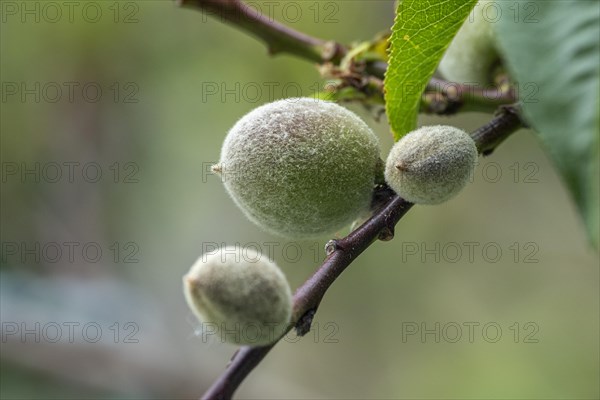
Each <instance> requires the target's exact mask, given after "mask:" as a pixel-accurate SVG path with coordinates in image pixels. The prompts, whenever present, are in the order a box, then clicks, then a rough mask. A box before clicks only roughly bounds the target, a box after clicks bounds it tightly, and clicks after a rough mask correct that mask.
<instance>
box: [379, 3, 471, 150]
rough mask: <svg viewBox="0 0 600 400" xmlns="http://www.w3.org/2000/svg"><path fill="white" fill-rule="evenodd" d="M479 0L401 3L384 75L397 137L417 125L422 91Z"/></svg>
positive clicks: (397, 12)
mask: <svg viewBox="0 0 600 400" xmlns="http://www.w3.org/2000/svg"><path fill="white" fill-rule="evenodd" d="M476 2H477V0H443V1H440V0H404V1H402V2H400V3H399V4H398V9H397V10H396V20H395V22H394V26H393V28H392V37H391V38H390V62H389V66H388V70H387V72H386V75H385V82H384V88H385V100H386V111H387V116H388V120H389V122H390V126H391V128H392V132H393V133H394V139H395V140H399V139H400V138H401V137H402V136H404V135H405V134H406V133H408V132H410V131H412V130H414V129H415V128H416V125H417V114H418V112H419V103H420V100H421V94H422V93H423V91H424V90H425V87H426V86H427V82H428V81H429V79H430V78H431V76H432V75H433V73H434V72H435V70H436V68H437V66H438V64H439V63H440V60H441V59H442V56H443V55H444V51H445V50H446V48H447V47H448V45H449V44H450V42H451V41H452V39H453V38H454V35H456V32H458V29H459V28H460V27H461V25H462V24H463V23H464V21H465V19H466V18H467V16H468V15H469V12H471V9H472V8H473V6H474V5H475V3H476Z"/></svg>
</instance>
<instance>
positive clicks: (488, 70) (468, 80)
mask: <svg viewBox="0 0 600 400" xmlns="http://www.w3.org/2000/svg"><path fill="white" fill-rule="evenodd" d="M487 3H490V2H489V1H480V2H479V3H478V4H477V5H476V6H475V8H474V11H473V13H472V17H471V16H469V17H468V18H467V20H466V21H465V23H464V24H463V26H462V27H461V28H460V30H459V31H458V33H457V34H456V36H455V37H454V39H453V40H452V42H451V43H450V46H449V47H448V49H447V50H446V53H445V54H444V57H443V58H442V61H441V62H440V65H439V68H438V69H439V71H440V73H441V74H442V76H443V77H444V78H445V79H447V80H449V81H453V82H457V83H461V84H472V85H479V86H483V87H485V86H489V85H490V84H492V82H493V76H492V73H493V69H494V65H495V64H497V63H498V62H499V60H500V56H499V53H498V49H497V45H496V35H495V33H494V27H493V24H492V23H491V22H489V20H487V19H486V18H485V15H486V14H485V13H486V11H485V10H486V7H487V6H488V4H487Z"/></svg>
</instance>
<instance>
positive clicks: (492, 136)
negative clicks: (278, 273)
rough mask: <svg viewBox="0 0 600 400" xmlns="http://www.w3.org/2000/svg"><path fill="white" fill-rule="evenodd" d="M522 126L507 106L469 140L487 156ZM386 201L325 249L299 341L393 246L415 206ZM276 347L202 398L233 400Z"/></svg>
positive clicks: (236, 368) (299, 325) (304, 301)
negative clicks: (340, 281)
mask: <svg viewBox="0 0 600 400" xmlns="http://www.w3.org/2000/svg"><path fill="white" fill-rule="evenodd" d="M521 126H523V124H522V122H521V119H520V117H519V112H518V109H517V108H516V107H514V106H507V107H503V108H501V109H500V111H499V113H498V114H497V115H496V116H495V117H494V118H493V119H492V120H491V121H490V122H489V123H488V124H486V125H485V126H483V127H481V128H480V129H478V130H476V131H475V132H473V133H472V134H471V136H472V137H473V140H475V143H476V145H477V148H478V149H479V150H480V151H481V152H483V154H484V155H485V154H489V153H490V152H491V151H492V150H493V149H494V148H495V147H496V146H498V145H499V144H500V143H501V142H502V140H504V139H505V138H507V137H508V136H509V135H510V134H511V133H513V132H515V131H516V130H518V129H519V128H520V127H521ZM378 196H380V197H383V199H381V202H380V204H381V205H380V206H379V208H378V209H377V210H375V212H374V214H373V216H372V217H371V218H370V219H368V220H367V221H366V222H365V223H363V224H362V225H361V226H360V227H359V228H357V229H356V230H354V231H353V232H351V233H350V234H349V235H348V236H346V237H345V238H343V239H339V240H333V241H330V242H329V243H328V244H327V253H328V254H329V255H328V256H327V258H326V259H325V261H324V262H323V265H321V267H320V268H319V269H318V270H317V271H316V272H315V273H314V274H313V275H312V276H311V277H310V278H309V279H308V280H307V281H306V282H305V283H304V284H303V285H302V286H300V287H299V288H298V289H297V290H296V293H295V294H294V305H293V307H294V308H293V310H294V311H293V314H292V323H291V324H290V327H289V328H290V329H291V328H292V327H294V326H295V327H296V331H297V332H298V334H299V335H300V336H302V335H304V334H306V333H307V332H308V331H309V330H310V325H311V322H312V319H313V316H314V314H315V312H316V310H317V308H318V306H319V304H320V302H321V300H322V299H323V297H324V295H325V293H326V292H327V289H329V287H330V286H331V285H332V284H333V282H334V281H335V280H336V279H337V278H338V277H339V276H340V274H341V273H342V272H343V271H344V270H345V269H346V267H348V266H349V265H350V264H351V263H352V262H353V261H354V260H355V259H356V258H357V257H358V256H359V255H360V254H361V253H362V252H363V251H365V250H366V249H367V248H368V247H369V246H370V245H371V244H372V243H373V242H374V241H376V240H377V239H379V240H390V239H392V238H393V235H394V227H395V226H396V224H397V223H398V221H399V220H400V219H401V218H402V217H403V216H404V214H406V212H407V211H408V210H409V209H410V208H411V207H412V204H411V203H409V202H407V201H405V200H404V199H402V198H400V197H398V196H397V195H395V194H394V193H393V192H392V191H391V190H390V189H388V188H383V189H382V190H380V191H379V193H378ZM274 345H275V344H273V345H270V346H266V347H242V348H241V349H240V350H239V351H238V353H236V354H235V355H234V357H233V359H232V361H231V362H230V364H229V365H228V367H227V369H226V370H225V371H224V372H223V374H222V375H221V376H220V377H219V378H218V379H217V381H215V383H214V384H213V386H212V387H211V388H210V389H209V390H208V391H207V392H206V393H205V394H204V396H203V397H202V398H203V399H205V400H209V399H210V400H212V399H230V398H231V397H232V396H233V394H234V392H235V390H236V389H237V388H238V386H239V385H240V384H241V383H242V381H243V380H244V378H246V376H247V375H248V374H249V373H250V372H251V371H252V370H253V369H254V368H255V367H256V366H257V365H258V364H259V363H260V362H261V360H262V359H263V358H264V357H265V356H266V355H267V353H268V352H269V351H270V350H271V349H272V348H273V346H274Z"/></svg>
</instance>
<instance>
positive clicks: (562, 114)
mask: <svg viewBox="0 0 600 400" xmlns="http://www.w3.org/2000/svg"><path fill="white" fill-rule="evenodd" d="M511 4H513V3H512V2H511ZM515 6H518V7H519V9H521V10H526V11H527V13H526V15H521V17H520V18H515V15H514V13H510V10H507V9H505V10H503V11H504V12H503V14H507V15H509V16H510V18H502V19H501V20H500V21H499V23H498V24H497V27H496V29H497V30H498V38H499V40H500V47H501V50H503V53H504V56H505V59H506V62H507V64H508V66H509V69H510V70H511V72H512V74H513V76H514V77H515V78H516V80H517V81H518V82H519V88H520V91H521V101H522V103H523V111H524V114H525V117H526V119H527V121H528V122H529V123H530V124H531V125H532V126H533V127H534V128H535V130H536V131H537V132H538V133H539V136H540V138H541V139H542V141H543V143H544V144H545V146H546V148H547V150H548V151H549V153H550V156H551V157H552V159H553V161H554V163H555V164H556V166H557V167H558V169H559V171H560V173H561V174H562V176H563V178H564V180H565V182H566V184H567V186H568V187H569V189H570V191H571V193H572V195H573V198H574V199H575V202H576V204H577V206H578V208H579V211H580V213H581V214H582V216H583V217H584V220H585V223H586V226H587V230H588V234H589V237H590V239H591V241H592V243H593V244H594V245H595V246H596V248H597V247H598V237H599V235H598V224H599V219H600V215H599V212H598V207H599V194H598V193H599V186H600V176H599V162H600V161H599V157H598V146H599V141H600V140H599V137H600V124H599V121H600V111H599V110H600V63H599V60H600V6H599V4H598V2H597V1H533V2H532V1H531V0H527V1H520V2H519V4H518V5H515V4H513V10H514V9H515ZM515 19H516V22H515Z"/></svg>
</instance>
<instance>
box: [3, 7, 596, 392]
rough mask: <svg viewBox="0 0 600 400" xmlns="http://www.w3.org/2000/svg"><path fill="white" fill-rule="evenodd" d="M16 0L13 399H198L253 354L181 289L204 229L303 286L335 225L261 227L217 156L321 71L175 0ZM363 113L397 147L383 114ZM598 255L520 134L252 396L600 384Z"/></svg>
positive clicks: (355, 278) (10, 195) (7, 103)
mask: <svg viewBox="0 0 600 400" xmlns="http://www.w3.org/2000/svg"><path fill="white" fill-rule="evenodd" d="M253 5H254V6H255V7H257V8H260V9H261V10H262V11H264V12H267V11H268V10H271V14H270V15H271V16H272V17H274V18H275V19H277V20H280V21H283V22H285V23H286V24H288V25H290V26H292V27H293V28H296V29H300V30H303V31H305V32H307V33H309V34H311V35H314V36H318V37H322V38H331V39H336V40H338V41H340V42H343V43H350V42H352V41H355V40H361V39H368V38H371V37H372V36H374V35H375V34H376V33H378V32H380V31H383V30H385V29H386V28H388V27H390V26H391V24H392V21H393V11H392V10H393V5H392V1H368V2H367V1H320V2H317V1H311V0H308V1H290V2H285V1H276V2H273V1H271V2H267V1H264V2H256V1H255V2H253ZM1 6H2V8H1V10H0V11H1V12H2V13H1V18H2V25H1V32H0V33H1V54H0V58H1V60H0V63H1V70H0V72H1V81H2V102H1V106H2V110H1V134H2V143H1V156H2V191H1V198H0V199H1V202H2V211H1V220H2V225H1V235H2V238H1V240H2V249H1V250H2V254H1V255H2V268H1V270H0V277H1V290H0V295H1V297H0V299H1V320H2V342H1V370H0V371H1V372H0V377H1V386H0V395H1V397H2V398H6V399H19V398H22V399H25V398H27V399H31V398H197V397H199V396H200V395H201V394H202V393H203V392H204V391H205V390H206V389H207V388H208V386H209V385H210V384H211V382H212V381H213V380H214V379H215V378H216V377H217V376H218V375H219V373H220V372H221V371H222V370H223V369H224V367H225V365H226V364H227V362H228V360H229V359H230V357H231V355H232V354H233V352H234V351H235V348H234V347H233V346H230V345H227V344H222V343H220V341H219V340H218V339H216V338H214V337H209V338H206V337H204V336H202V334H201V333H200V332H199V330H198V327H199V324H198V322H196V321H195V320H194V318H193V316H192V314H191V312H190V311H189V310H188V308H187V306H186V304H185V302H184V299H183V296H182V292H181V277H182V275H183V274H184V273H185V272H186V271H187V270H188V268H189V266H190V265H191V264H192V263H193V262H194V261H195V259H196V258H197V257H199V256H200V254H201V253H202V249H203V246H206V245H207V244H211V243H217V244H218V245H225V244H228V245H235V244H240V245H249V244H250V243H258V244H259V246H261V248H262V249H263V251H267V249H268V248H269V247H268V246H272V248H274V249H275V251H274V258H275V261H276V262H277V263H278V264H279V265H280V266H281V267H282V269H283V270H284V272H285V274H286V276H287V277H288V279H289V281H290V283H291V285H292V288H296V287H298V286H299V285H300V284H301V283H302V282H303V281H304V280H305V279H306V278H307V277H308V276H309V275H310V274H311V272H312V271H313V270H314V269H315V268H316V267H317V266H318V265H319V264H320V261H321V260H322V258H323V257H324V251H323V246H324V244H325V242H326V241H327V239H328V238H322V239H321V240H316V241H306V242H301V243H289V242H287V241H284V240H282V239H280V238H277V237H274V236H270V235H268V234H265V233H263V232H261V231H259V229H258V228H257V227H255V226H254V225H252V224H251V223H250V222H249V221H247V220H246V219H245V218H244V217H243V215H242V214H241V212H240V211H239V210H238V209H237V208H236V206H235V205H234V203H233V202H232V201H231V200H230V199H229V198H228V195H227V194H226V192H225V190H224V188H223V186H222V184H221V182H220V181H219V179H217V178H215V177H214V176H210V175H207V167H208V166H209V165H210V164H211V163H212V162H215V161H217V159H218V157H219V152H220V145H221V142H222V140H223V138H224V136H225V134H226V132H227V130H228V129H229V128H230V127H231V126H232V125H233V124H234V123H235V121H236V120H237V119H238V118H240V117H241V116H242V115H244V114H245V113H246V112H248V111H249V110H251V109H253V108H255V107H257V106H259V105H261V104H263V103H265V102H268V101H272V100H275V99H279V98H285V97H294V96H300V95H311V94H312V93H313V92H315V91H316V90H317V89H318V88H319V87H320V86H321V85H322V84H323V81H322V79H321V78H320V77H319V74H318V73H317V71H316V70H315V69H314V68H313V66H312V65H311V64H310V63H307V62H305V61H303V60H299V59H296V58H293V57H289V56H286V55H282V56H277V57H269V56H268V54H267V52H266V50H265V48H264V46H263V45H262V44H261V43H259V42H258V41H256V40H255V39H254V38H251V37H249V36H247V35H245V34H243V33H241V32H240V31H238V30H236V29H234V28H232V27H231V26H227V25H224V24H221V23H220V22H219V21H218V20H215V19H213V18H210V17H208V16H206V15H203V14H202V13H199V12H197V11H194V10H190V9H180V8H178V7H176V6H175V4H173V3H171V2H169V1H143V2H113V1H102V2H72V5H65V4H64V3H63V2H34V1H2V2H1ZM70 7H72V8H70ZM59 13H60V14H59ZM57 88H58V89H57ZM70 88H72V91H71V90H70ZM98 89H100V90H101V93H100V92H98ZM349 108H351V109H353V110H354V111H356V112H357V113H359V114H360V115H361V116H363V117H364V118H365V120H366V121H367V123H368V124H369V125H370V126H371V127H372V128H373V129H374V130H375V131H376V133H377V134H378V136H379V138H380V142H381V147H382V156H383V157H385V155H387V152H388V151H389V148H390V147H391V145H392V138H391V134H390V133H389V131H388V126H387V123H386V122H385V118H384V119H383V120H382V121H380V122H377V121H375V120H374V119H373V118H372V117H371V116H370V115H369V114H368V113H367V112H365V111H364V110H363V109H361V108H360V107H358V106H356V107H353V106H349ZM488 119H489V115H484V114H476V113H469V114H463V115H460V116H458V117H452V118H447V117H422V118H421V121H420V123H421V124H434V123H448V124H453V125H456V126H459V127H461V128H464V129H465V130H472V129H475V128H477V127H478V126H480V125H482V124H483V123H485V122H486V121H487V120H488ZM98 173H101V176H99V177H98V176H97V174H98ZM344 233H345V232H340V235H343V234H344ZM272 243H276V244H272ZM273 246H274V247H273ZM70 250H71V251H70ZM598 264H599V262H598V254H597V253H596V252H595V251H593V250H592V249H591V248H590V247H588V245H587V241H586V238H585V235H584V229H583V226H582V223H581V221H580V219H579V217H578V215H577V213H576V210H575V207H574V206H573V203H572V202H571V201H570V198H569V195H568V193H567V192H566V190H565V188H564V187H563V185H562V183H561V181H560V179H559V177H558V176H557V174H556V171H555V170H554V169H553V167H552V166H551V165H550V163H549V160H548V158H547V156H546V155H545V154H544V151H543V149H542V148H541V145H540V143H539V141H538V140H537V139H536V138H535V136H534V134H533V133H532V132H531V131H528V130H521V131H519V132H517V133H516V134H514V135H513V136H512V137H510V138H509V139H508V140H507V141H506V142H505V143H504V144H503V145H502V146H501V147H499V149H498V150H497V151H496V152H495V153H494V154H493V155H492V156H490V157H488V158H485V159H481V160H480V165H479V166H478V167H477V170H476V172H475V175H474V178H473V183H472V184H470V185H469V186H468V187H467V189H466V190H464V192H463V193H461V194H460V195H459V196H458V197H456V198H455V199H453V200H451V201H450V202H448V203H445V204H443V205H440V206H436V207H425V206H419V207H415V208H414V209H413V210H411V211H410V213H409V214H408V215H407V216H406V217H405V218H404V219H402V220H401V221H400V223H399V224H398V226H397V229H396V238H395V239H394V240H393V241H391V242H386V243H383V242H379V243H375V244H374V245H373V246H371V247H370V248H369V249H368V250H367V251H366V253H365V254H364V255H362V256H361V257H360V258H359V259H358V260H357V261H356V262H355V263H354V264H353V265H352V266H351V267H350V268H349V269H348V270H347V271H346V272H345V273H344V274H343V275H342V276H341V278H340V279H339V280H338V281H337V282H336V283H335V284H334V286H333V287H332V288H331V290H330V291H329V293H328V294H327V296H326V297H325V300H324V301H323V303H322V305H321V307H320V309H319V312H318V314H317V316H316V323H315V326H314V329H313V331H312V332H311V333H309V334H308V335H307V336H306V337H304V338H303V339H301V340H297V339H296V338H295V337H294V336H290V337H289V338H288V340H286V341H284V342H282V343H280V344H278V345H277V347H276V348H275V349H274V351H272V352H271V353H270V354H269V356H268V357H267V358H266V359H265V361H264V362H263V363H262V364H261V365H260V366H259V367H258V368H257V369H256V370H255V371H254V372H253V373H252V374H251V375H250V377H249V378H248V379H247V381H246V382H245V383H244V384H243V385H242V387H241V388H240V390H239V392H238V397H239V398H290V399H292V398H294V399H298V398H315V399H316V398H339V399H341V398H356V399H359V398H360V399H362V398H402V399H409V398H410V399H414V398H439V399H459V398H460V399H463V398H473V399H497V398H519V399H554V398H556V399H559V398H560V399H562V398H582V399H592V398H598V396H599V381H598V376H599V373H600V371H599V341H598V337H599V314H600V310H599V275H598V272H599V268H598V267H599V265H598ZM459 334H460V335H459Z"/></svg>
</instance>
